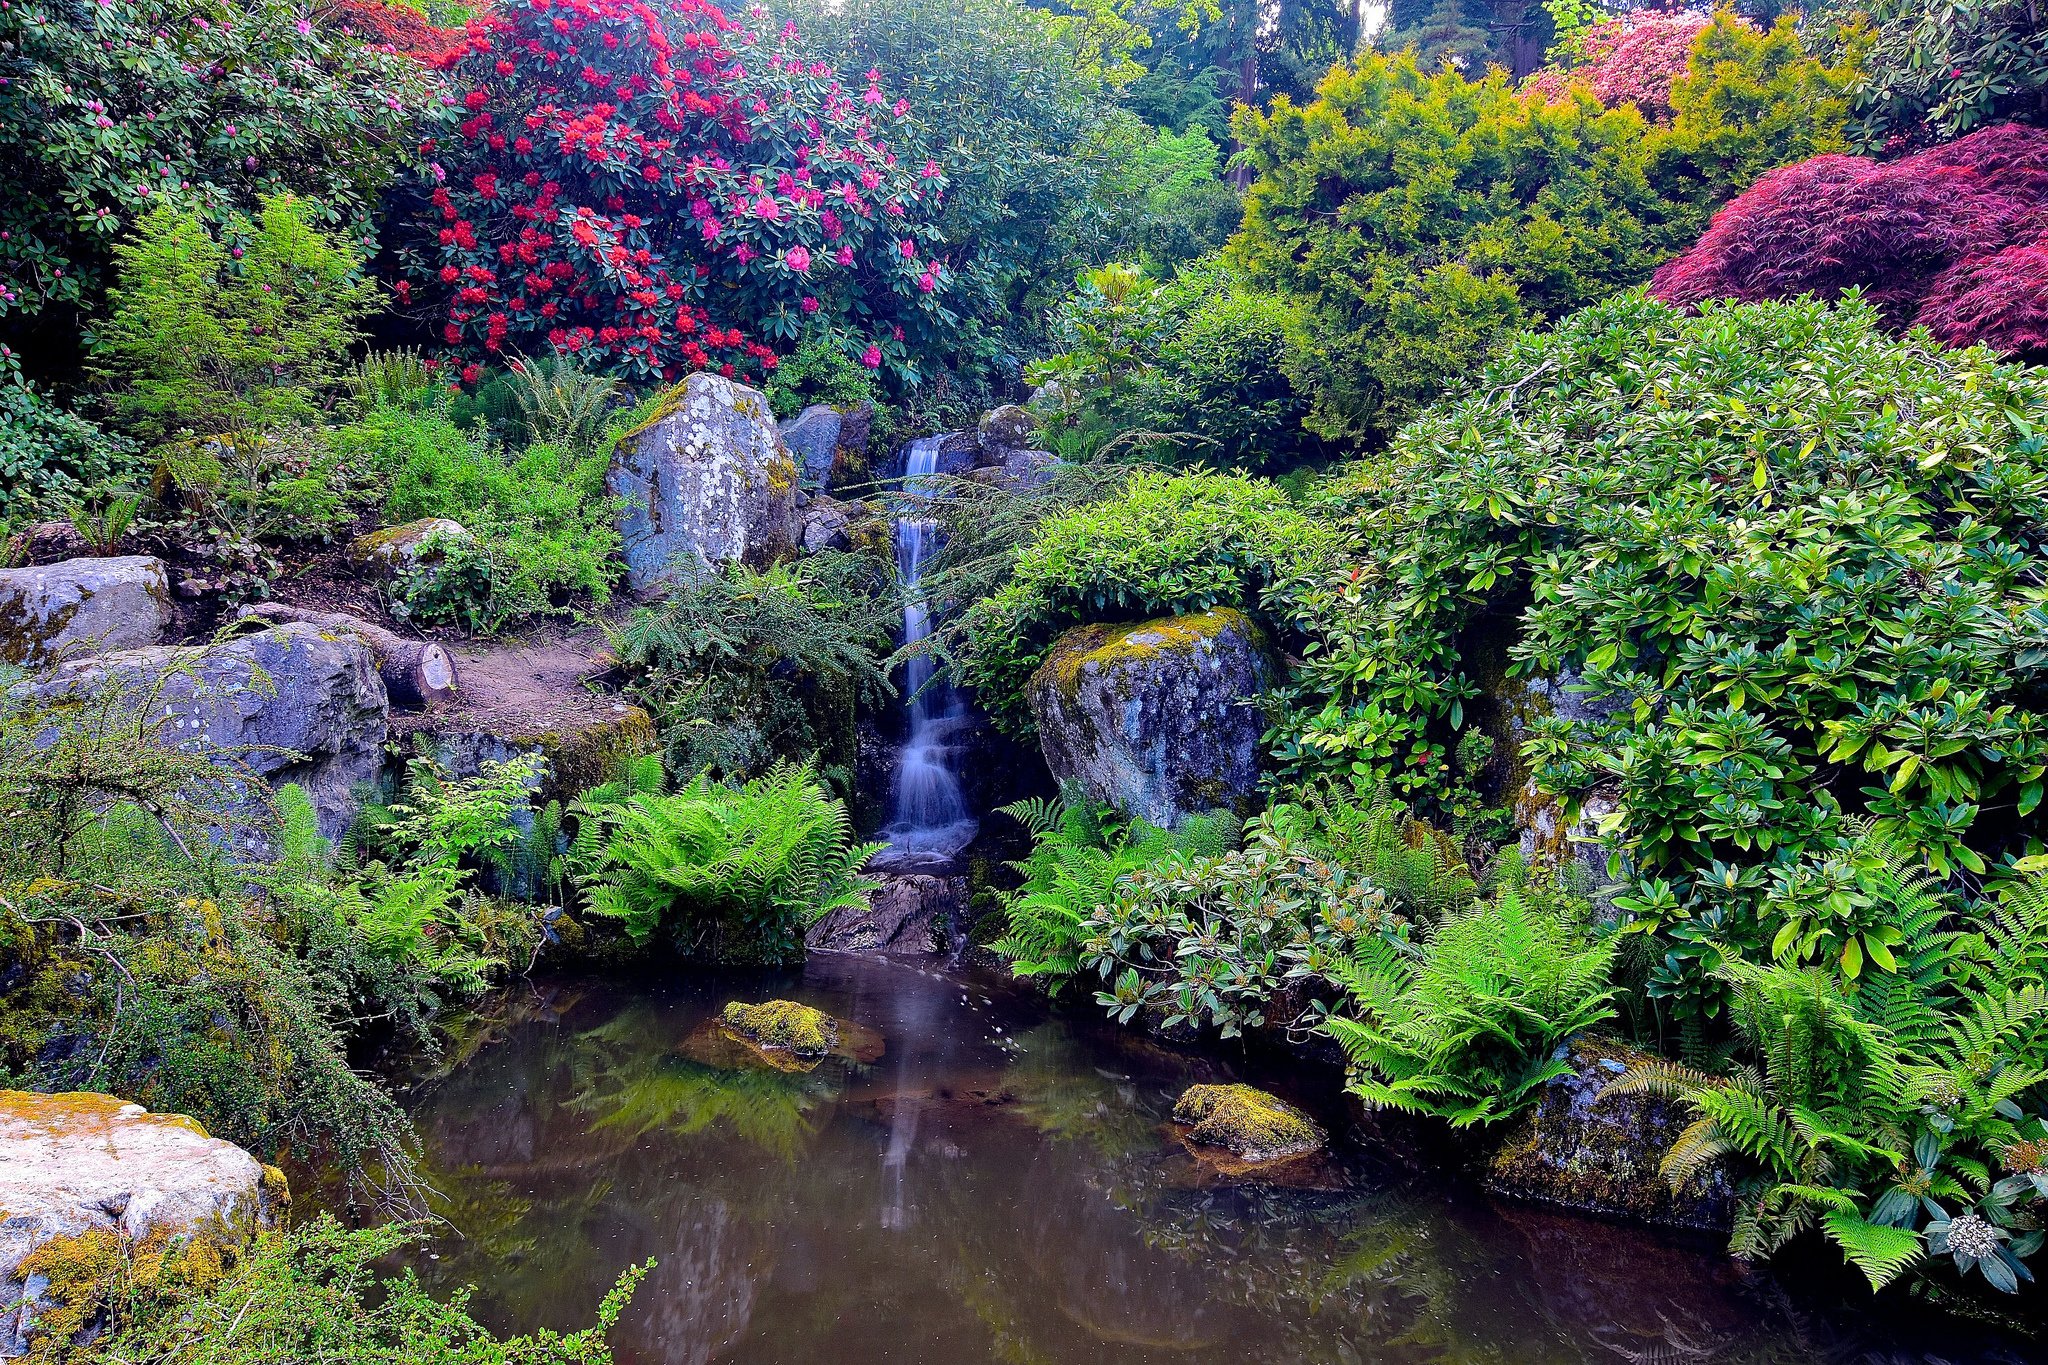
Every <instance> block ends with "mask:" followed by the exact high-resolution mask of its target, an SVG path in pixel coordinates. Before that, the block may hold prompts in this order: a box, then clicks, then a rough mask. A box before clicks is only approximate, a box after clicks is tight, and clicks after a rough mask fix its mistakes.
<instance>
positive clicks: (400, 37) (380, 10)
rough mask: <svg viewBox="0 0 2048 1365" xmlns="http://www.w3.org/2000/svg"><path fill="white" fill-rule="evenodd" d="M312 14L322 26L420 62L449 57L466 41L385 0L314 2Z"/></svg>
mask: <svg viewBox="0 0 2048 1365" xmlns="http://www.w3.org/2000/svg"><path fill="white" fill-rule="evenodd" d="M314 14H315V16H316V19H317V21H318V22H319V23H320V24H321V25H322V26H324V27H328V28H334V29H338V30H340V31H341V33H343V34H344V35H346V36H348V37H352V38H356V39H358V40H360V41H362V42H366V43H371V44H374V45H376V46H379V47H389V48H391V49H392V50H394V51H397V52H402V53H404V54H405V55H406V56H408V57H411V58H413V59H414V60H416V61H421V62H438V61H440V60H442V59H444V58H447V57H451V56H453V55H454V54H455V53H457V52H458V51H459V50H460V49H461V48H462V46H463V44H464V42H465V41H466V38H467V35H466V34H465V33H464V32H463V30H461V29H460V28H442V27H440V26H439V25H437V24H436V23H434V21H433V20H431V19H429V18H428V17H427V16H426V15H424V14H422V13H420V12H419V11H418V10H416V9H411V8H408V7H407V6H405V5H403V4H395V3H394V4H387V3H385V0H316V5H315V8H314Z"/></svg>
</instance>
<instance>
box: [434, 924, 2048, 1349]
mask: <svg viewBox="0 0 2048 1365" xmlns="http://www.w3.org/2000/svg"><path fill="white" fill-rule="evenodd" d="M777 996H780V997H786V998H793V999H798V1000H802V1001H804V1002H805V1003H808V1004H812V1005H815V1006H817V1007H819V1008H820V1009H823V1010H826V1011H827V1012H829V1013H831V1014H833V1015H835V1016H836V1017H838V1018H841V1019H844V1020H848V1021H852V1022H854V1023H858V1024H860V1025H863V1026H865V1028H866V1029H867V1030H872V1031H873V1033H874V1034H875V1035H878V1037H877V1038H874V1039H869V1040H866V1045H865V1046H863V1047H861V1048H859V1049H857V1050H858V1052H859V1055H860V1056H861V1057H862V1058H865V1059H866V1060H853V1059H842V1058H832V1059H828V1060H827V1061H826V1062H825V1063H824V1064H823V1065H821V1066H819V1067H818V1068H817V1069H815V1070H812V1071H809V1072H800V1071H780V1070H774V1069H765V1068H747V1067H741V1068H729V1067H722V1066H719V1065H713V1064H711V1063H710V1062H707V1061H705V1060H699V1059H700V1058H705V1057H709V1058H711V1059H712V1061H722V1062H728V1063H729V1062H730V1061H731V1059H730V1058H729V1057H721V1056H719V1055H718V1054H717V1053H716V1052H715V1051H710V1050H707V1049H706V1048H705V1047H704V1046H703V1045H702V1044H703V1040H704V1039H705V1037H706V1036H707V1035H706V1031H705V1027H704V1026H705V1025H706V1024H707V1022H708V1021H709V1020H710V1019H711V1017H712V1016H713V1015H714V1014H715V1012H716V1011H717V1010H718V1008H719V1007H720V1006H721V1005H722V1004H723V1003H724V1002H725V1001H727V1000H729V999H734V998H740V999H748V1000H760V999H767V998H771V997H777ZM505 1005H506V1008H505V1010H504V1011H503V1013H502V1015H501V1017H499V1018H498V1019H497V1020H496V1021H495V1022H494V1023H493V1024H491V1025H490V1026H489V1027H488V1028H486V1029H484V1030H483V1031H481V1032H480V1033H478V1034H477V1035H475V1036H473V1037H471V1038H470V1039H469V1040H468V1041H467V1042H466V1043H465V1044H464V1046H463V1047H462V1049H461V1051H460V1055H459V1057H453V1058H450V1059H447V1060H445V1061H444V1063H443V1066H442V1068H441V1070H440V1071H439V1072H438V1073H437V1074H434V1075H431V1076H422V1077H419V1078H417V1079H416V1080H415V1081H414V1082H413V1083H412V1084H411V1086H410V1087H409V1088H408V1091H407V1103H408V1106H409V1107H410V1109H411V1111H412V1113H413V1116H414V1118H415V1120H416V1122H417V1124H418V1126H419V1130H420V1133H421V1135H422V1138H423V1140H424V1142H425V1143H426V1147H427V1152H428V1158H429V1167H430V1171H431V1175H432V1177H433V1179H434V1181H435V1183H436V1184H437V1185H438V1186H439V1188H440V1189H441V1190H442V1191H443V1192H444V1195H445V1200H444V1202H443V1204H442V1205H441V1211H442V1212H443V1213H444V1215H445V1216H446V1217H447V1218H448V1219H449V1221H450V1223H451V1224H452V1225H453V1229H454V1232H453V1233H451V1235H449V1236H447V1237H444V1238H442V1239H440V1240H438V1241H437V1242H435V1243H433V1244H432V1246H431V1248H430V1251H429V1252H428V1253H427V1254H425V1255H423V1256H422V1258H421V1259H420V1261H419V1266H420V1269H421V1272H422V1274H423V1276H424V1278H425V1279H426V1280H427V1281H428V1283H429V1285H430V1287H432V1288H434V1289H436V1290H437V1291H447V1290H452V1289H455V1288H458V1287H460V1286H462V1285H466V1284H473V1285H477V1286H479V1289H478V1292H477V1295H476V1297H475V1299H474V1300H473V1307H474V1309H475V1311H476V1314H477V1316H478V1317H479V1318H480V1319H482V1320H483V1321H485V1322H486V1323H488V1324H489V1325H491V1326H492V1327H494V1328H498V1329H500V1330H506V1331H511V1330H531V1329H533V1328H536V1327H542V1326H553V1327H570V1326H576V1325H580V1324H582V1323H584V1322H587V1321H588V1320H589V1318H590V1315H591V1314H592V1312H593V1310H594V1309H595V1307H596V1305H597V1303H598V1300H599V1299H600V1298H601V1297H602V1296H603V1294H604V1292H605V1290H606V1289H607V1288H608V1287H610V1285H611V1284H612V1282H613V1280H614V1279H615V1278H616V1277H617V1276H618V1274H619V1273H620V1271H621V1270H623V1269H624V1268H625V1267H626V1266H628V1265H630V1264H634V1263H638V1262H641V1261H645V1260H647V1259H648V1258H650V1257H651V1258H654V1259H656V1260H658V1262H659V1266H658V1268H657V1269H655V1271H654V1272H653V1273H652V1274H651V1275H649V1277H648V1278H647V1280H646V1281H645V1283H644V1284H643V1285H642V1286H641V1289H640V1292H639V1294H638V1295H637V1297H636V1298H635V1300H634V1302H633V1304H632V1306H631V1308H630V1309H629V1310H628V1312H627V1314H626V1316H625V1318H624V1320H623V1321H622V1322H621V1324H620V1326H619V1328H618V1330H617V1331H616V1332H615V1333H614V1335H613V1340H614V1343H615V1345H616V1347H617V1351H618V1358H619V1360H620V1361H621V1362H622V1365H652V1363H653V1362H661V1363H662V1365H708V1363H709V1362H713V1361H718V1362H734V1363H735V1365H826V1363H827V1362H831V1363H832V1365H838V1363H839V1362H848V1363H853V1362H862V1363H864V1362H886V1363H887V1365H970V1363H974V1362H984V1361H987V1362H1015V1363H1017V1365H1083V1363H1084V1362H1087V1363H1091V1365H1095V1363H1099V1362H1109V1361H1114V1362H1119V1365H1149V1363H1150V1362H1212V1361H1213V1362H1225V1361H1228V1362H1254V1363H1262V1362H1303V1363H1304V1365H1306V1363H1307V1362H1316V1363H1317V1365H1324V1363H1326V1362H1388V1363H1390V1365H1391V1363H1395V1362H1400V1363H1404V1365H1405V1362H1422V1361H1444V1362H1459V1363H1460V1365H1463V1363H1464V1362H1502V1363H1503V1365H1508V1363H1510V1362H1512V1363H1514V1365H1539V1363H1545V1362H1552V1361H1558V1362H1564V1361H1629V1362H1646V1361H1655V1362H1682V1361H1731V1362H1747V1361H1756V1362H1764V1361H1774V1362H1775V1361H1783V1362H1790V1361H1845V1362H1847V1361H1872V1362H1876V1361H1883V1362H1885V1363H1886V1365H1907V1363H1908V1362H1912V1363H1914V1365H1936V1363H1937V1362H1945V1363H1947V1365H1968V1363H1970V1362H2019V1361H2023V1360H2028V1359H2039V1358H2040V1356H2039V1355H2038V1354H2037V1353H2036V1347H2035V1345H2034V1344H2033V1343H2029V1342H2025V1341H2020V1340H2016V1339H2004V1338H2001V1337H1998V1336H1997V1335H1995V1334H1992V1333H1990V1332H1989V1331H1988V1330H1986V1329H1978V1328H1975V1327H1972V1326H1968V1325H1966V1324H1961V1323H1958V1322H1957V1321H1956V1320H1954V1319H1950V1320H1947V1321H1944V1320H1942V1319H1940V1318H1937V1317H1934V1316H1933V1315H1931V1314H1923V1313H1919V1312H1916V1311H1914V1310H1912V1309H1911V1307H1910V1305H1899V1306H1891V1307H1888V1308H1887V1309H1886V1310H1885V1311H1884V1313H1883V1314H1882V1315H1879V1314H1874V1313H1873V1312H1872V1311H1871V1308H1870V1305H1869V1303H1868V1301H1867V1300H1865V1301H1864V1302H1862V1303H1860V1304H1859V1303H1857V1302H1856V1301H1855V1300H1854V1298H1853V1297H1852V1296H1850V1295H1846V1294H1841V1293H1840V1292H1839V1289H1840V1287H1839V1285H1835V1284H1830V1285H1829V1286H1827V1287H1814V1286H1805V1287H1801V1288H1800V1289H1798V1290H1793V1289H1790V1288H1787V1287H1785V1286H1784V1285H1782V1284H1781V1283H1779V1282H1778V1281H1776V1280H1774V1279H1772V1278H1770V1277H1767V1276H1762V1275H1752V1276H1749V1277H1744V1276H1743V1275H1742V1274H1741V1273H1739V1272H1738V1270H1737V1269H1736V1267H1735V1266H1734V1265H1733V1264H1732V1263H1731V1262H1730V1261H1729V1260H1728V1259H1727V1258H1726V1257H1725V1256H1723V1255H1720V1254H1718V1252H1717V1251H1716V1249H1715V1247H1714V1246H1713V1244H1712V1243H1711V1242H1710V1241H1688V1240H1685V1239H1682V1238H1679V1237H1675V1236H1669V1235H1662V1234H1657V1233H1652V1232H1648V1231H1643V1230H1639V1229H1633V1228H1627V1227H1620V1226H1615V1225H1611V1224H1607V1223H1602V1222H1599V1221H1595V1220H1590V1219H1583V1218H1577V1217H1573V1216H1570V1215H1566V1214H1561V1213H1555V1212H1550V1211H1546V1210H1539V1209H1533V1208H1528V1207H1521V1206H1514V1205H1508V1204H1499V1203H1495V1202H1492V1201H1490V1200H1488V1199H1486V1198H1485V1197H1484V1196H1483V1195H1480V1194H1478V1193H1477V1192H1476V1191H1474V1190H1472V1189H1471V1188H1470V1187H1468V1186H1464V1185H1462V1184H1461V1183H1459V1182H1457V1181H1456V1180H1454V1179H1453V1178H1451V1177H1448V1176H1446V1175H1444V1174H1442V1173H1440V1172H1432V1171H1431V1170H1430V1168H1429V1165H1428V1163H1427V1162H1426V1161H1425V1162H1422V1163H1416V1162H1413V1161H1410V1162H1406V1163H1403V1162H1397V1161H1395V1160H1394V1159H1393V1158H1392V1156H1391V1155H1390V1153H1389V1151H1388V1145H1387V1144H1386V1143H1384V1142H1362V1141H1357V1140H1352V1141H1349V1142H1347V1143H1340V1144H1339V1151H1338V1152H1337V1153H1336V1154H1335V1156H1334V1157H1333V1158H1332V1159H1331V1160H1330V1161H1329V1162H1328V1163H1325V1164H1323V1165H1321V1166H1315V1165H1311V1166H1310V1167H1309V1168H1307V1169H1306V1170H1305V1171H1303V1172H1300V1173H1298V1175H1297V1177H1296V1179H1295V1181H1294V1186H1295V1187H1294V1188H1282V1189H1270V1188H1269V1189H1253V1188H1244V1187H1242V1186H1236V1185H1232V1184H1230V1183H1228V1181H1227V1179H1226V1178H1225V1177H1224V1176H1223V1175H1222V1174H1220V1173H1219V1172H1218V1171H1216V1170H1215V1169H1213V1168H1210V1167H1206V1166H1204V1165H1202V1164H1199V1163H1197V1162H1196V1161H1195V1160H1194V1159H1192V1158H1191V1157H1190V1155H1189V1154H1188V1152H1187V1150H1186V1149H1185V1148H1183V1147H1182V1145H1181V1144H1180V1143H1179V1141H1178V1140H1177V1139H1176V1138H1175V1136H1174V1135H1173V1133H1172V1131H1171V1129H1170V1128H1169V1127H1168V1125H1167V1122H1166V1121H1167V1118H1168V1115H1169V1113H1170V1111H1171V1109H1172V1106H1173V1101H1174V1099H1175V1097H1176V1096H1177V1095H1178V1094H1179V1093H1180V1090H1181V1089H1182V1088H1183V1087H1184V1086H1186V1085H1187V1084H1189V1083H1190V1082H1193V1081H1211V1080H1221V1079H1237V1078H1240V1075H1242V1078H1243V1079H1247V1080H1252V1081H1255V1082H1257V1083H1260V1084H1264V1085H1267V1086H1268V1087H1270V1088H1274V1089H1277V1090H1281V1091H1282V1092H1283V1093H1289V1094H1290V1097H1291V1098H1294V1099H1295V1100H1297V1101H1298V1102H1301V1103H1303V1104H1304V1105H1306V1106H1308V1107H1311V1108H1318V1105H1317V1092H1321V1094H1322V1096H1323V1103H1322V1105H1321V1107H1320V1109H1319V1112H1320V1113H1321V1116H1322V1117H1324V1118H1325V1119H1326V1120H1333V1121H1336V1122H1338V1123H1341V1114H1338V1113H1334V1112H1332V1111H1331V1110H1330V1109H1329V1107H1328V1103H1327V1102H1328V1092H1329V1091H1330V1089H1331V1087H1330V1086H1329V1084H1328V1081H1327V1078H1316V1084H1315V1085H1314V1086H1313V1087H1312V1088H1311V1089H1310V1090H1309V1091H1307V1092H1300V1091H1294V1092H1290V1091H1289V1090H1288V1087H1287V1086H1286V1085H1285V1084H1284V1078H1280V1077H1275V1076H1271V1075H1259V1074H1257V1073H1256V1072H1253V1073H1251V1074H1242V1073H1243V1069H1242V1068H1241V1067H1239V1066H1238V1065H1237V1064H1235V1063H1234V1062H1232V1061H1231V1060H1230V1059H1228V1058H1226V1057H1219V1056H1215V1055H1203V1054H1198V1053H1188V1052H1181V1051H1174V1050H1169V1049H1166V1048H1163V1047H1160V1046H1157V1045H1155V1044H1153V1043H1150V1042H1148V1041H1147V1040H1145V1039H1143V1038H1141V1037H1137V1036H1134V1035H1131V1034H1129V1033H1125V1032H1121V1031H1118V1030H1115V1029H1112V1028H1110V1027H1109V1026H1107V1025H1106V1024H1105V1023H1102V1022H1100V1021H1098V1020H1096V1019H1095V1018H1094V1017H1093V1016H1092V1014H1091V1013H1090V1012H1088V1011H1086V1010H1084V1009H1082V1008H1079V1007H1076V1008H1074V1009H1070V1010H1067V1011H1065V1012H1058V1011H1053V1010H1050V1009H1049V1008H1048V1007H1047V1006H1046V1005H1045V1004H1044V1003H1043V1002H1042V1001H1039V1000H1037V999H1035V998H1034V997H1032V996H1030V995H1028V994H1025V993H1022V992H1020V991H1018V990H1016V989H1014V988H1013V987H1011V986H1009V985H1008V983H999V982H996V981H994V980H991V979H985V978H982V977H978V976H971V975H962V974H948V973H947V972H945V971H942V970H940V969H939V968H937V967H926V966H922V965H907V964H904V963H899V962H890V961H884V960H879V959H867V958H853V957H841V956H826V955H820V956H815V957H814V958H813V959H812V961H811V962H810V963H809V965H807V966H806V967H805V968H804V970H803V971H802V973H801V974H782V975H774V976H767V975H737V976H736V975H732V974H723V975H712V974H708V973H707V974H702V975H696V976H683V977H680V978H677V979H670V980H664V981H661V982H658V983H649V982H646V981H630V982H587V983H586V982H575V983H561V984H555V985H540V986H536V987H534V988H532V989H530V990H529V989H528V988H525V987H521V988H520V990H519V993H518V994H516V995H514V996H512V997H508V999H507V1001H506V1002H505ZM1294 1074H1295V1076H1296V1078H1297V1079H1301V1077H1300V1073H1299V1070H1298V1069H1295V1071H1294ZM1418 1131H1419V1130H1418ZM1418 1167H1419V1169H1418Z"/></svg>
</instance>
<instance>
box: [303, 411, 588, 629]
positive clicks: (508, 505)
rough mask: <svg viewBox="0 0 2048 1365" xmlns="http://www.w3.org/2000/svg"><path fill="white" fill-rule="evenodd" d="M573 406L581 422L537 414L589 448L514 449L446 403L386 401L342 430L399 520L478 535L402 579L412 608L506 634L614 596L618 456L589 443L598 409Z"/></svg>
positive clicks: (341, 443) (390, 515)
mask: <svg viewBox="0 0 2048 1365" xmlns="http://www.w3.org/2000/svg"><path fill="white" fill-rule="evenodd" d="M564 382H565V383H567V384H569V386H570V387H572V388H573V387H576V383H575V381H573V380H565V381H564ZM600 382H602V381H600ZM586 392H587V391H586ZM537 401H549V402H552V401H554V400H552V399H548V400H537ZM563 401H571V402H575V403H583V404H584V408H583V409H582V410H580V412H579V415H576V416H574V417H573V419H571V418H567V417H564V416H563V415H562V414H557V417H558V418H561V419H562V421H558V420H557V418H549V417H544V416H537V418H536V420H538V421H541V422H543V423H553V424H554V426H555V427H556V428H558V429H559V430H561V431H562V432H564V433H566V434H567V435H568V436H569V437H570V439H572V440H575V441H588V442H589V443H588V444H587V445H584V446H582V447H581V448H579V447H577V446H574V445H554V444H549V443H546V442H536V443H535V444H533V445H529V446H527V447H525V448H524V449H523V450H519V451H517V452H516V453H514V452H512V451H508V450H506V449H504V448H502V447H500V446H499V445H497V444H496V443H495V442H493V441H492V440H491V439H490V437H489V436H488V434H487V433H486V432H484V431H482V430H473V431H469V432H464V431H463V430H461V429H460V428H459V427H457V426H456V425H455V423H454V421H453V420H452V419H451V418H450V415H449V413H448V411H447V410H446V409H444V408H434V409H431V410H428V411H424V412H421V411H412V410H406V409H400V408H383V409H380V410H378V411H376V412H373V413H370V414H369V415H367V416H365V417H364V418H362V419H361V420H360V421H358V422H356V423H355V424H353V425H352V426H348V427H343V428H341V429H339V430H337V431H336V432H335V434H334V443H335V446H336V448H337V449H338V450H340V451H342V452H343V453H344V455H345V456H346V457H347V458H349V459H351V460H353V461H356V462H358V463H360V464H361V465H362V466H363V467H364V468H365V469H367V470H369V471H371V472H372V473H373V474H374V475H375V476H376V477H377V478H378V479H379V480H380V481H381V482H382V483H383V484H384V485H385V487H386V488H387V489H388V492H387V493H386V495H385V499H384V515H385V518H386V519H387V520H388V521H390V522H392V523H394V524H397V523H401V522H407V521H414V520H417V519H419V518H422V517H447V518H450V519H452V520H454V521H457V522H460V523H461V524H462V525H463V527H464V528H465V529H467V530H468V531H469V532H470V533H471V534H472V535H473V536H474V537H475V543H474V546H473V547H468V548H465V547H461V546H456V545H445V546H443V547H442V549H443V554H442V556H441V558H440V559H439V561H438V562H436V563H433V564H429V565H427V566H425V567H423V568H422V570H421V573H420V574H419V575H418V576H416V577H415V578H412V579H409V580H407V581H405V582H404V583H402V584H401V585H400V601H401V603H403V604H405V605H406V606H408V608H409V609H411V610H413V611H415V612H418V611H422V610H423V611H425V612H426V613H427V615H426V616H425V617H424V618H423V619H429V620H431V619H453V620H460V621H462V622H464V623H465V624H468V625H470V626H472V627H473V628H475V629H480V630H486V631H496V630H499V629H502V628H503V627H504V626H505V625H506V624H508V623H510V622H512V621H515V620H517V619H519V618H521V617H524V616H531V615H534V614H537V613H543V612H550V611H559V610H563V609H565V608H566V607H567V605H568V604H569V603H570V602H571V601H572V599H574V598H575V597H576V596H578V595H587V596H588V597H590V598H591V599H593V600H595V601H597V602H599V603H603V602H607V601H609V600H611V590H612V584H613V582H614V581H615V580H616V579H617V577H618V572H619V570H618V554H619V533H618V528H617V526H616V525H615V524H614V521H613V518H612V515H611V503H610V499H609V496H608V495H607V494H606V492H605V470H606V467H607V464H608V461H609V457H608V455H607V454H606V453H605V451H604V449H603V443H602V442H601V441H590V440H589V438H590V434H591V433H592V432H594V431H595V430H596V427H595V422H596V420H597V419H596V417H595V416H594V415H593V414H592V413H590V412H589V411H588V410H587V408H588V406H589V405H588V404H587V403H585V402H584V400H582V399H575V400H569V399H564V400H563ZM563 421H566V425H563V424H562V422H563Z"/></svg>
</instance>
